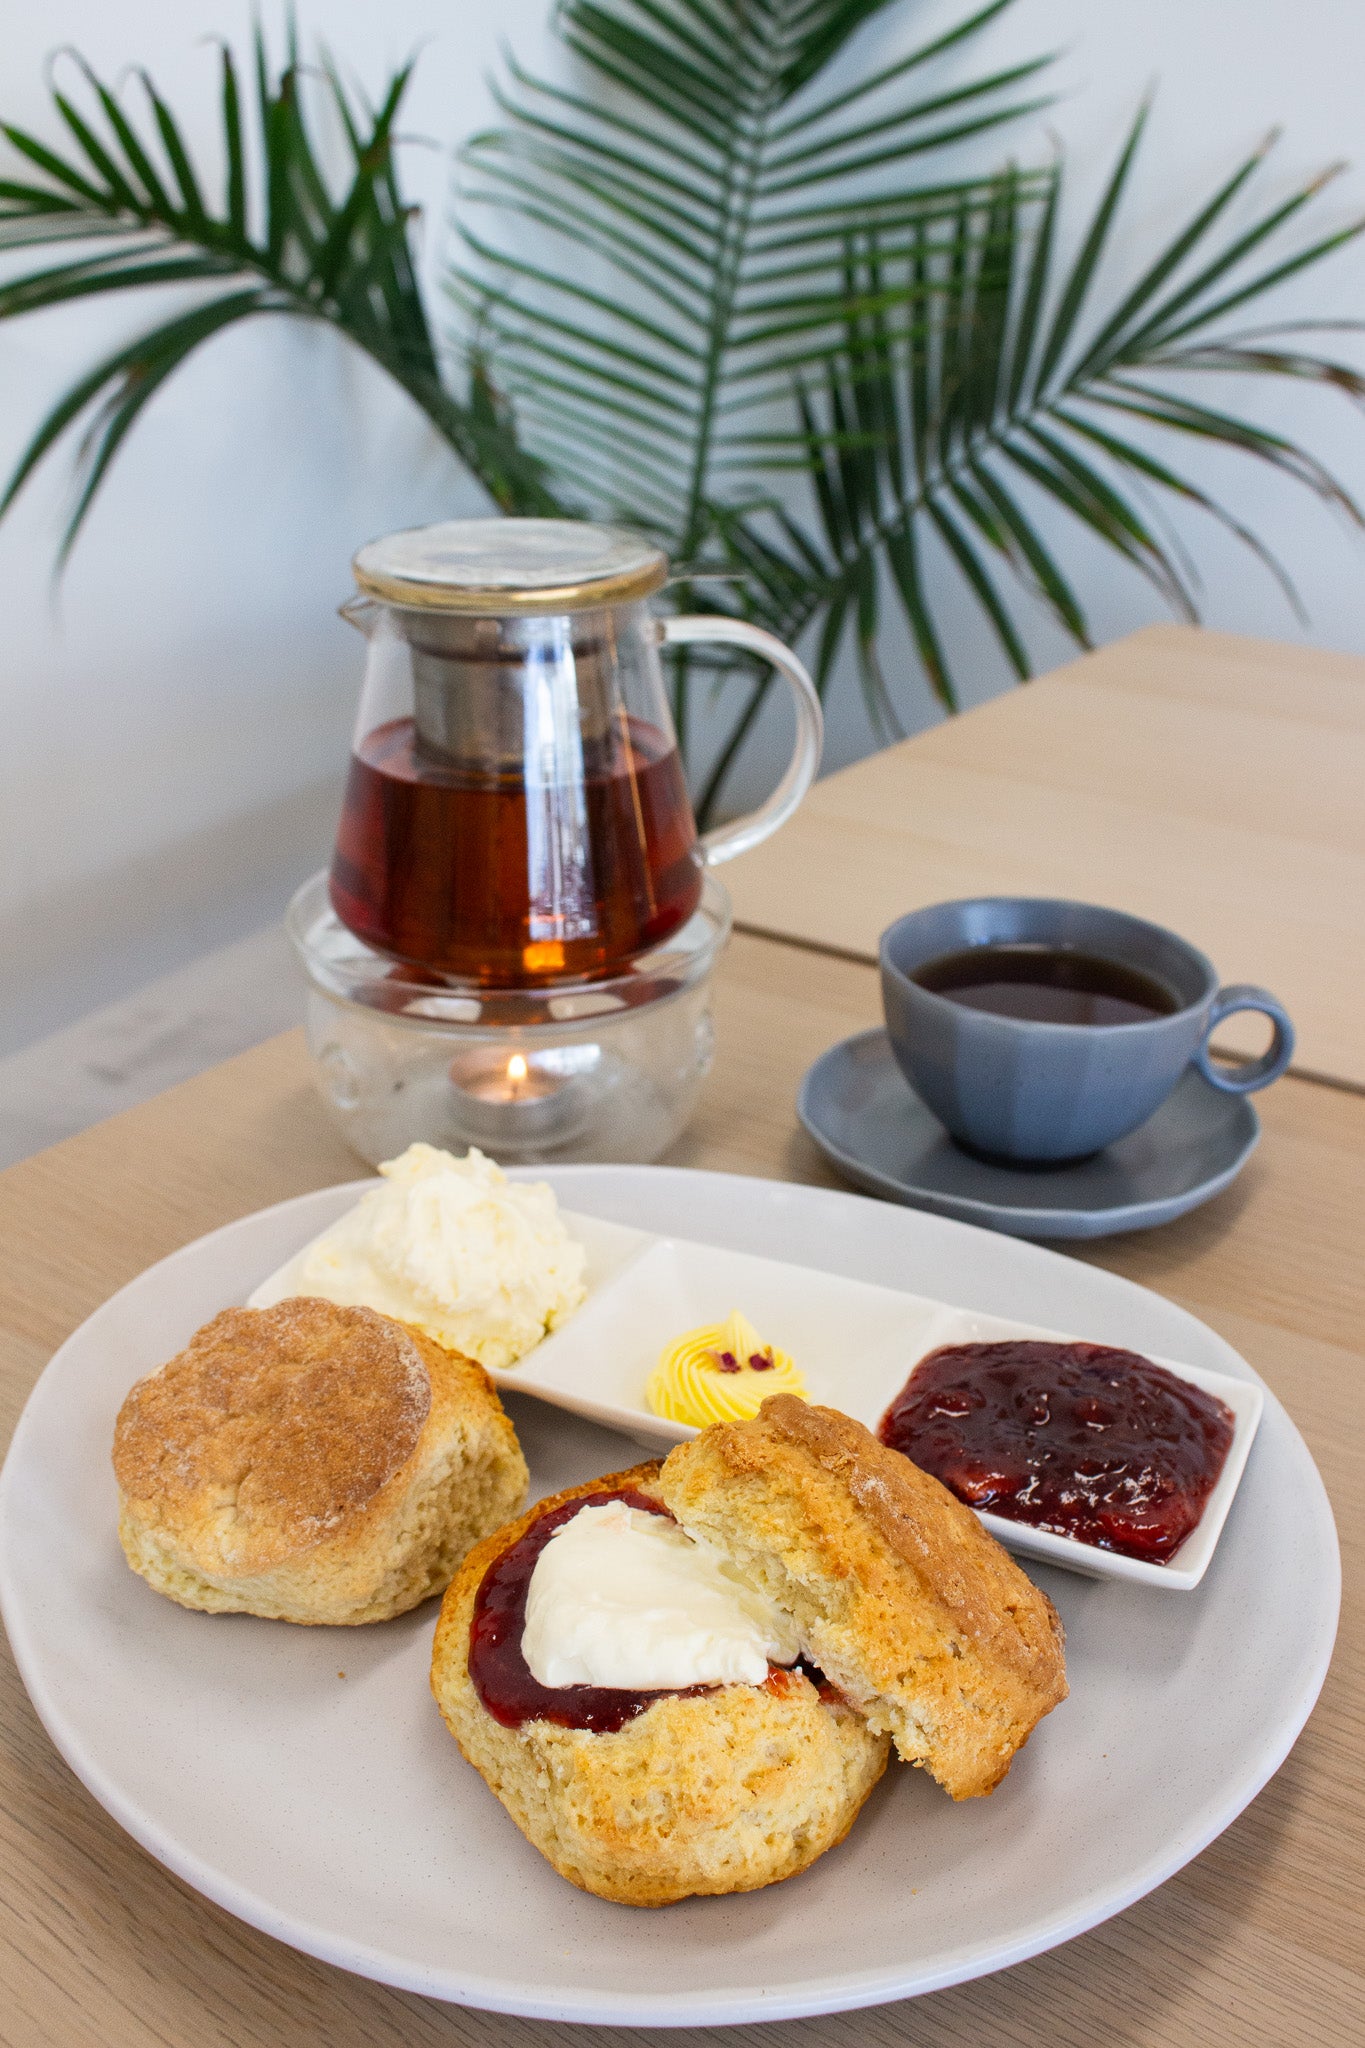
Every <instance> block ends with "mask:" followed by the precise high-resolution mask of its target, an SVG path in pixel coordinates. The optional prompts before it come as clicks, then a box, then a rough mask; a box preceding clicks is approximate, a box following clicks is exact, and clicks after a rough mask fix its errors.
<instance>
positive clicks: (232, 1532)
mask: <svg viewBox="0 0 1365 2048" xmlns="http://www.w3.org/2000/svg"><path fill="white" fill-rule="evenodd" d="M114 1473H115V1477H116V1479H117V1481H118V1486H119V1496H120V1519H119V1536H120V1540H121V1542H122V1544H123V1548H124V1552H125V1554H126V1556H127V1558H128V1562H129V1563H130V1564H131V1565H132V1567H133V1569H134V1570H135V1571H137V1572H139V1573H141V1575H142V1576H143V1577H144V1578H145V1579H147V1581H148V1582H149V1584H151V1585H152V1586H154V1587H155V1588H156V1590H157V1591H158V1592H161V1593H165V1594H166V1595H168V1596H169V1597H170V1598H171V1599H173V1600H176V1601H178V1602H179V1603H180V1604H181V1605H182V1606H186V1607H194V1608H199V1609H201V1610H207V1611H208V1612H211V1613H246V1614H256V1615H263V1616H266V1617H269V1618H271V1619H276V1620H285V1621H294V1622H305V1623H330V1624H343V1625H347V1624H352V1623H358V1622H368V1621H382V1620H387V1619H388V1618H390V1617H391V1616H393V1615H395V1614H401V1613H403V1612H404V1611H405V1610H406V1609H408V1608H410V1607H413V1606H416V1605H417V1603H418V1602H419V1601H421V1600H425V1599H427V1598H428V1597H429V1596H430V1595H431V1594H433V1593H437V1592H440V1591H442V1590H443V1589H444V1588H445V1586H446V1585H447V1584H448V1583H449V1581H450V1579H451V1577H452V1575H453V1573H454V1572H455V1570H456V1568H457V1566H458V1565H459V1563H460V1561H461V1559H462V1558H463V1557H464V1556H465V1554H466V1553H467V1552H468V1550H469V1548H470V1546H471V1545H472V1544H473V1543H474V1542H476V1541H477V1540H478V1539H479V1538H480V1537H481V1536H483V1535H486V1534H487V1532H488V1531H489V1530H490V1529H492V1528H496V1527H497V1526H498V1524H499V1523H500V1522H502V1521H503V1520H505V1518H506V1517H507V1515H509V1514H510V1513H512V1512H513V1511H514V1510H515V1509H516V1507H517V1506H518V1504H519V1503H520V1502H521V1501H522V1500H524V1499H525V1495H526V1485H527V1473H526V1464H525V1460H524V1459H523V1457H522V1455H521V1451H520V1448H519V1446H518V1444H517V1440H516V1435H515V1433H514V1431H513V1428H512V1425H511V1423H510V1421H509V1420H508V1418H507V1416H506V1415H505V1414H504V1412H503V1409H502V1405H501V1403H500V1402H499V1400H498V1398H497V1395H496V1393H495V1392H494V1389H493V1386H492V1383H491V1381H490V1380H489V1379H488V1376H487V1374H486V1373H485V1372H484V1371H483V1370H482V1368H481V1367H480V1366H477V1365H475V1364H474V1363H473V1362H472V1361H471V1360H469V1359H466V1358H461V1357H460V1356H458V1355H457V1354H456V1353H453V1352H449V1351H446V1350H444V1349H442V1347H441V1346H440V1345H437V1344H434V1343H432V1342H431V1340H430V1339H429V1338H427V1337H425V1336H423V1335H422V1333H421V1332H420V1331H417V1330H413V1329H410V1328H409V1327H408V1326H407V1325H405V1324H402V1323H398V1322H395V1321H393V1320H392V1319H391V1318H389V1317H387V1316H382V1315H379V1314H377V1313H376V1312H375V1311H374V1310H372V1309H366V1308H342V1307H338V1306H337V1305H336V1304H334V1303H332V1302H328V1301H322V1300H317V1299H313V1298H311V1297H298V1298H294V1299H290V1300H287V1301H283V1302H280V1303H278V1304H277V1305H276V1306H274V1307H272V1308H268V1309H246V1308H232V1309H225V1310H224V1311H223V1313H222V1314H221V1315H219V1316H216V1317H215V1318H214V1320H213V1321H212V1322H211V1323H208V1324H206V1325H205V1327H204V1328H203V1329H202V1330H200V1331H199V1332H198V1333H197V1334H196V1335H195V1336H194V1337H193V1338H192V1339H191V1341H190V1343H189V1345H188V1346H187V1347H186V1349H185V1350H184V1351H182V1352H181V1353H180V1354H179V1356H178V1357H176V1358H173V1359H172V1360H171V1361H170V1362H169V1364H167V1365H164V1366H163V1367H162V1368H161V1369H160V1371H159V1372H155V1373H152V1374H151V1375H150V1376H149V1377H148V1378H146V1379H144V1380H141V1381H139V1382H138V1384H137V1385H136V1386H135V1387H134V1388H133V1390H132V1392H131V1393H130V1394H129V1395H128V1398H127V1400H126V1401H125V1402H124V1404H123V1407H122V1408H121V1410H120V1411H119V1417H118V1421H117V1424H116V1426H115V1434H114Z"/></svg>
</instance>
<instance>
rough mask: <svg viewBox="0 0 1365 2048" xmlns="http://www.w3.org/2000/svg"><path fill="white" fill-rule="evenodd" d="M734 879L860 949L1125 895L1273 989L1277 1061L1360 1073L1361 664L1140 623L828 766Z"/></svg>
mask: <svg viewBox="0 0 1365 2048" xmlns="http://www.w3.org/2000/svg"><path fill="white" fill-rule="evenodd" d="M732 877H733V883H732V887H733V894H734V899H735V913H736V916H737V918H738V919H739V921H740V923H741V924H742V925H743V926H744V927H746V928H747V929H749V930H751V931H761V932H764V933H766V934H768V935H769V936H774V937H780V938H787V939H801V940H805V941H807V942H809V943H812V944H816V945H820V946H827V947H830V948H832V949H833V950H834V951H836V952H842V953H851V954H853V955H855V956H859V957H862V958H866V959H869V960H875V958H876V956H877V939H878V935H879V934H880V933H881V932H882V931H883V930H884V929H885V928H886V926H887V925H889V924H890V923H891V921H892V920H893V918H896V917H899V916H900V915H901V914H902V913H903V912H904V911H907V910H915V909H918V908H919V906H920V905H921V904H925V903H938V902H941V901H943V900H944V899H945V898H949V897H954V896H988V895H1007V896H1070V897H1078V898H1080V899H1081V900H1082V901H1084V902H1089V903H1108V904H1113V905H1115V906H1117V907H1118V908H1119V909H1122V910H1132V911H1136V912H1137V913H1138V915H1139V916H1142V917H1150V918H1154V919H1155V920H1156V922H1157V923H1158V924H1165V925H1170V926H1171V927H1172V928H1173V929H1174V930H1176V931H1179V932H1183V933H1184V935H1185V937H1186V938H1189V939H1192V940H1193V941H1194V943H1195V944H1196V945H1197V946H1202V947H1203V949H1204V951H1205V952H1206V953H1208V954H1209V956H1210V957H1211V959H1212V960H1213V961H1214V964H1215V965H1216V966H1217V968H1218V971H1219V973H1220V974H1221V976H1222V978H1223V980H1224V981H1225V982H1233V981H1252V982H1260V983H1261V984H1262V986H1263V987H1266V988H1268V989H1270V990H1272V991H1273V992H1274V993H1275V994H1276V995H1278V996H1279V997H1280V998H1281V999H1282V1000H1283V1001H1284V1002H1285V1003H1286V1004H1287V1005H1288V1006H1289V1008H1290V1010H1291V1011H1292V1013H1293V1017H1294V1021H1295V1024H1296V1025H1297V1027H1298V1035H1299V1044H1298V1052H1297V1055H1296V1059H1295V1067H1296V1070H1297V1071H1299V1072H1301V1073H1305V1074H1314V1075H1318V1076H1322V1077H1326V1078H1328V1079H1332V1080H1337V1081H1345V1082H1350V1083H1352V1084H1354V1085H1355V1086H1357V1087H1365V1004H1363V1003H1362V993H1361V992H1362V990H1365V661H1362V660H1360V659H1358V658H1356V657H1354V656H1350V655H1344V654H1323V653H1319V652H1315V651H1313V650H1312V649H1309V648H1305V647H1281V646H1276V645H1274V644H1273V643H1271V642H1268V641H1263V640H1239V639H1234V638H1233V637H1232V636H1231V635H1229V634H1222V633H1203V632H1200V631H1198V630H1196V629H1195V628H1193V627H1189V626H1153V627H1151V628H1149V629H1148V630H1147V631H1146V632H1143V633H1135V634H1133V635H1132V636H1131V637H1130V638H1129V639H1126V640H1120V641H1116V642H1115V643H1114V645H1113V646H1111V647H1106V648H1104V649H1102V650H1101V652H1099V653H1098V654H1090V655H1087V656H1085V658H1084V659H1083V660H1081V661H1076V662H1073V663H1072V664H1071V665H1070V666H1069V667H1067V668H1061V669H1056V670H1054V671H1053V673H1052V674H1051V675H1047V676H1043V677H1040V678H1039V680H1038V681H1037V682H1034V683H1030V684H1028V685H1027V687H1026V688H1024V689H1020V690H1012V691H1010V692H1009V693H1008V694H1007V695H1005V696H1003V697H996V698H994V699H993V700H992V701H991V702H990V703H989V704H986V705H983V706H982V707H981V708H980V709H979V710H977V711H971V712H968V713H967V714H966V716H965V717H962V718H955V719H948V720H946V721H945V722H944V723H943V724H942V725H939V726H936V727H935V728H934V729H933V730H932V731H931V732H925V733H920V734H918V735H917V736H916V738H914V739H913V740H906V741H904V742H903V743H902V744H901V745H900V746H897V747H889V748H887V749H886V751H885V752H884V753H880V754H874V755H872V756H871V757H870V758H869V759H868V760H866V761H859V762H858V763H856V765H855V766H853V767H852V768H845V769H844V770H843V771H842V772H841V773H839V774H837V775H830V776H827V777H826V779H825V780H824V781H823V782H821V783H819V784H817V786H816V788H815V789H814V790H812V792H811V794H810V796H809V797H808V798H807V799H806V802H805V803H804V804H803V806H802V808H801V810H800V811H799V812H798V814H797V816H796V817H795V818H794V819H793V820H792V822H791V824H790V825H788V826H787V827H786V829H785V830H784V831H783V832H782V834H781V835H780V837H779V838H777V839H774V840H770V841H769V842H768V844H767V845H766V846H764V847H760V848H758V849H757V851H755V852H754V853H752V854H747V855H746V856H745V857H744V859H743V860H741V861H738V862H737V863H736V864H735V866H734V867H733V868H731V869H727V870H726V880H727V882H730V881H731V878H732ZM1265 1029H1266V1027H1265V1026H1264V1024H1263V1023H1261V1022H1260V1021H1259V1020H1258V1021H1251V1020H1247V1021H1245V1022H1240V1023H1233V1024H1230V1025H1229V1026H1227V1027H1226V1029H1225V1032H1224V1033H1223V1034H1221V1035H1220V1039H1219V1043H1220V1044H1223V1043H1226V1044H1227V1045H1228V1046H1229V1047H1230V1048H1231V1049H1233V1050H1236V1051H1239V1052H1249V1051H1252V1050H1258V1049H1259V1047H1260V1046H1261V1045H1262V1044H1263V1043H1264V1042H1265Z"/></svg>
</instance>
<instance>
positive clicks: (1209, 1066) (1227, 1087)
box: [1194, 981, 1294, 1095]
mask: <svg viewBox="0 0 1365 2048" xmlns="http://www.w3.org/2000/svg"><path fill="white" fill-rule="evenodd" d="M1234 1010H1259V1011H1260V1012H1261V1013H1262V1015H1263V1016H1266V1017H1269V1019H1270V1021H1271V1023H1272V1024H1273V1025H1274V1027H1275V1036H1274V1037H1273V1038H1272V1039H1271V1041H1270V1049H1269V1051H1268V1052H1263V1053H1262V1054H1261V1057H1260V1058H1259V1059H1258V1060H1250V1061H1248V1062H1247V1063H1246V1065H1244V1066H1240V1067H1231V1068H1229V1067H1216V1066H1215V1065H1214V1063H1213V1061H1212V1059H1211V1058H1210V1057H1209V1040H1210V1039H1211V1038H1212V1036H1213V1034H1214V1032H1215V1030H1216V1029H1217V1027H1218V1026H1219V1025H1220V1024H1221V1023H1222V1021H1223V1019H1224V1018H1225V1017H1230V1016H1231V1015H1232V1013H1233V1011H1234ZM1293 1057H1294V1026H1293V1025H1292V1024H1291V1023H1290V1021H1289V1013H1288V1011H1287V1010H1286V1009H1285V1008H1284V1007H1283V1005H1282V1004H1280V1003H1277V1002H1276V1000H1275V998H1274V996H1272V995H1271V994H1270V993H1269V991H1268V990H1267V989H1263V988H1257V987H1256V986H1255V984H1254V983H1253V982H1249V981H1239V982H1236V983H1234V984H1233V986H1232V987H1231V988H1220V989H1219V991H1218V993H1217V995H1216V996H1215V997H1214V999H1213V1008H1212V1009H1211V1010H1210V1011H1209V1021H1208V1023H1207V1024H1206V1026H1205V1027H1204V1039H1203V1043H1202V1044H1201V1046H1200V1047H1199V1050H1198V1052H1196V1054H1195V1056H1194V1064H1195V1065H1196V1066H1197V1067H1198V1069H1199V1071H1200V1073H1201V1074H1202V1075H1203V1076H1204V1079H1205V1080H1206V1081H1211V1082H1212V1083H1213V1086H1214V1087H1215V1088H1221V1089H1222V1090H1223V1092H1224V1093H1225V1094H1226V1095H1254V1094H1255V1092H1256V1090H1257V1089H1258V1088H1268V1087H1269V1086H1270V1084H1271V1082H1272V1081H1278V1080H1279V1078H1280V1076H1281V1074H1282V1073H1283V1072H1284V1070H1285V1068H1286V1067H1287V1066H1288V1065H1289V1062H1290V1060H1291V1059H1292V1058H1293Z"/></svg>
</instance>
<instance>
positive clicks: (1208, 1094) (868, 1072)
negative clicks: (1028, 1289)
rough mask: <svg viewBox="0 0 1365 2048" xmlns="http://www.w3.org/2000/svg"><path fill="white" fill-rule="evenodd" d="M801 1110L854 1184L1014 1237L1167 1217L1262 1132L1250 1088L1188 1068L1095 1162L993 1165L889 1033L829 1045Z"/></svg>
mask: <svg viewBox="0 0 1365 2048" xmlns="http://www.w3.org/2000/svg"><path fill="white" fill-rule="evenodd" d="M796 1110H797V1115H798V1116H799V1117H800V1119H801V1121H802V1123H803V1124H804V1125H805V1127H806V1129H807V1130H808V1131H809V1132H810V1135H811V1137H812V1138H813V1139H814V1140H815V1142H816V1144H817V1145H818V1146H819V1147H820V1150H821V1151H822V1152H823V1153H824V1155H825V1157H826V1158H827V1159H828V1160H829V1161H830V1163H831V1165H833V1166H835V1167H836V1168H837V1169H838V1171H839V1172H840V1173H841V1174H843V1175H845V1177H846V1178H847V1179H849V1180H851V1181H852V1182H853V1183H854V1184H855V1186H857V1187H860V1188H866V1189H867V1191H868V1192H869V1194H874V1195H884V1196H886V1197H887V1198H888V1199H889V1200H891V1201H893V1202H905V1203H907V1204H908V1205H909V1206H910V1207H911V1208H913V1209H929V1210H932V1212H933V1213H934V1214H935V1215H936V1216H955V1217H957V1218H958V1220H959V1221H960V1222H963V1223H980V1224H983V1225H984V1226H985V1227H986V1228H987V1229H989V1230H1003V1231H1006V1232H1008V1233H1009V1235H1010V1236H1011V1237H1059V1238H1065V1237H1073V1238H1080V1237H1112V1236H1114V1235H1115V1234H1116V1233H1117V1232H1119V1231H1121V1230H1148V1229H1150V1228H1151V1227H1152V1225H1153V1224H1156V1223H1169V1222H1170V1221H1171V1220H1172V1218H1173V1217H1176V1216H1183V1215H1184V1214H1185V1212H1186V1210H1187V1209H1196V1208H1198V1206H1199V1204H1200V1203H1201V1202H1207V1201H1208V1200H1209V1199H1210V1198H1211V1197H1212V1196H1214V1195H1216V1194H1219V1193H1221V1191H1222V1190H1223V1189H1224V1188H1225V1187H1227V1185H1228V1183H1229V1182H1230V1181H1232V1180H1234V1179H1235V1178H1236V1176H1237V1175H1238V1174H1239V1173H1240V1172H1241V1170H1242V1168H1243V1167H1244V1166H1245V1164H1246V1162H1247V1160H1248V1159H1249V1158H1250V1157H1251V1154H1252V1152H1253V1151H1254V1150H1255V1149H1256V1143H1257V1140H1258V1139H1259V1137H1260V1135H1261V1120H1260V1118H1259V1117H1258V1116H1257V1114H1256V1111H1255V1110H1254V1109H1253V1108H1252V1106H1251V1104H1250V1102H1248V1100H1247V1098H1246V1097H1245V1096H1244V1095H1228V1094H1225V1093H1224V1092H1223V1091H1222V1090H1221V1089H1218V1088H1214V1087H1211V1086H1210V1084H1209V1083H1208V1082H1207V1081H1206V1080H1205V1079H1204V1077H1203V1075H1202V1074H1201V1073H1200V1072H1199V1071H1198V1069H1197V1068H1196V1067H1190V1068H1188V1069H1187V1071H1186V1073H1185V1074H1184V1076H1183V1078H1182V1079H1181V1080H1180V1081H1179V1082H1178V1083H1177V1084H1176V1087H1175V1089H1174V1092H1173V1093H1172V1094H1170V1095H1168V1096H1167V1098H1166V1100H1165V1101H1164V1102H1163V1103H1162V1105H1161V1107H1160V1109H1158V1110H1157V1111H1156V1113H1155V1115H1153V1116H1150V1117H1148V1119H1147V1121H1146V1123H1145V1124H1141V1125H1139V1127H1138V1129H1137V1130H1135V1131H1131V1132H1130V1133H1129V1134H1128V1136H1127V1137H1126V1138H1120V1139H1119V1140H1118V1141H1117V1143H1116V1144H1113V1145H1109V1146H1106V1148H1105V1150H1104V1151H1103V1152H1097V1153H1096V1154H1095V1155H1094V1157H1093V1158H1091V1159H1083V1160H1081V1161H1079V1162H1078V1163H1075V1164H1072V1165H1065V1166H1044V1167H1012V1166H994V1165H990V1164H988V1163H987V1162H986V1161H985V1160H981V1159H973V1158H972V1157H971V1156H970V1155H969V1154H968V1153H966V1152H963V1151H961V1150H959V1148H958V1147H957V1146H956V1145H955V1144H954V1143H953V1141H952V1139H951V1138H950V1137H949V1136H948V1133H947V1132H946V1131H945V1130H944V1128H943V1126H942V1124H941V1123H940V1122H939V1121H938V1119H937V1117H935V1116H933V1115H932V1114H931V1112H930V1111H929V1110H927V1109H926V1108H925V1106H924V1104H923V1103H922V1102H921V1101H920V1099H919V1097H918V1095H916V1094H915V1093H914V1091H913V1089H911V1087H910V1086H909V1084H908V1083H907V1082H906V1080H905V1078H904V1076H903V1075H902V1073H901V1070H900V1068H899V1067H898V1066H897V1065H896V1062H895V1058H894V1056H893V1055H892V1051H891V1044H890V1040H889V1039H888V1038H887V1035H886V1033H885V1031H882V1030H876V1031H860V1032H859V1033H858V1035H857V1036H856V1037H855V1038H846V1039H844V1040H843V1042H842V1043H841V1044H839V1045H834V1046H831V1047H830V1049H829V1051H828V1052H827V1053H822V1054H821V1056H820V1058H819V1059H818V1060H817V1061H816V1062H815V1065H814V1066H813V1067H811V1068H810V1070H809V1072H808V1073H807V1074H806V1077H805V1079H804V1080H803V1081H802V1083H801V1092H800V1094H799V1095H798V1097H797V1101H796Z"/></svg>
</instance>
